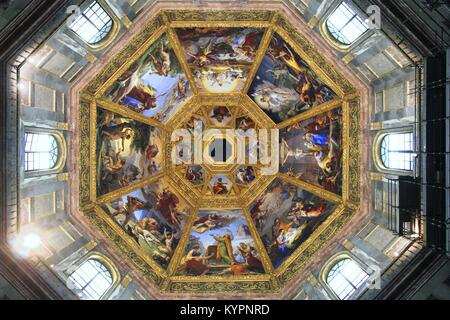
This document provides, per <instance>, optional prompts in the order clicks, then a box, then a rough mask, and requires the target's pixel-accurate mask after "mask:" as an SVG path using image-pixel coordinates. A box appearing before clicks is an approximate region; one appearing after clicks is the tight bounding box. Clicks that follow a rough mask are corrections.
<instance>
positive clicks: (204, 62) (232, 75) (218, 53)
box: [177, 28, 264, 93]
mask: <svg viewBox="0 0 450 320" xmlns="http://www.w3.org/2000/svg"><path fill="white" fill-rule="evenodd" d="M263 33H264V31H263V29H256V28H180V29H177V34H178V37H179V39H180V42H181V45H182V47H183V49H184V51H185V55H186V60H187V62H188V64H189V67H190V69H191V71H192V74H193V76H194V78H195V82H196V84H197V87H198V89H199V90H200V91H201V92H211V93H228V92H237V91H240V90H242V88H243V86H244V83H245V81H246V79H247V74H248V71H249V69H250V66H251V64H252V63H253V62H254V60H255V56H256V52H257V50H258V47H259V44H260V42H261V39H262V35H263Z"/></svg>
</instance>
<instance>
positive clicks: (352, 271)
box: [326, 258, 369, 300]
mask: <svg viewBox="0 0 450 320" xmlns="http://www.w3.org/2000/svg"><path fill="white" fill-rule="evenodd" d="M368 278H369V275H368V274H367V273H366V272H365V271H364V270H363V269H362V268H361V267H360V266H359V265H358V264H357V263H356V262H355V261H353V260H352V259H350V258H344V259H340V260H338V261H337V262H335V263H334V265H333V266H332V267H331V268H330V271H328V274H327V275H326V283H327V285H328V286H329V287H330V288H331V290H333V292H334V294H335V295H336V296H337V297H338V298H339V299H341V300H346V299H349V298H350V297H351V296H352V295H353V293H355V291H356V290H358V289H359V288H360V287H361V286H362V285H363V284H364V282H365V281H367V279H368Z"/></svg>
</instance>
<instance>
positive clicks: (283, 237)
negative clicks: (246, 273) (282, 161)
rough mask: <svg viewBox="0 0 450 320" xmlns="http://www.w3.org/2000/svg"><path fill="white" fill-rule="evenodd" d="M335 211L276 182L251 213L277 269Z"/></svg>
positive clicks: (288, 185) (290, 185)
mask: <svg viewBox="0 0 450 320" xmlns="http://www.w3.org/2000/svg"><path fill="white" fill-rule="evenodd" d="M336 207H337V205H336V204H333V203H331V202H329V201H326V200H324V199H322V198H320V197H318V196H316V195H313V194H311V193H309V192H307V191H304V190H302V189H300V188H299V187H297V186H294V185H292V184H289V183H287V182H285V181H283V180H281V179H279V178H277V179H275V180H274V181H273V182H272V183H271V184H270V185H269V187H268V188H267V189H266V190H265V191H264V192H263V193H262V194H261V195H260V196H259V197H258V198H257V199H256V200H255V201H254V202H253V203H252V204H251V205H250V207H249V211H250V214H251V217H252V220H253V222H254V224H255V226H256V229H257V230H258V233H259V235H260V237H261V240H262V242H263V243H264V246H265V248H266V250H267V252H268V254H269V257H270V260H271V261H272V263H273V266H274V267H275V268H278V267H279V266H280V265H281V264H282V263H283V262H284V261H285V260H286V259H287V258H288V257H289V256H290V255H291V254H292V253H293V252H294V251H295V250H296V249H297V248H298V247H299V246H300V245H301V244H302V243H303V242H305V240H306V239H307V238H308V237H309V236H310V235H311V234H312V233H313V232H314V231H315V230H316V229H317V227H318V226H319V225H320V224H321V223H322V222H323V221H325V220H326V218H328V216H330V214H331V213H332V212H333V211H334V210H335V209H336Z"/></svg>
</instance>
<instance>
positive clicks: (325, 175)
mask: <svg viewBox="0 0 450 320" xmlns="http://www.w3.org/2000/svg"><path fill="white" fill-rule="evenodd" d="M80 97H81V98H80V115H81V116H80V117H81V122H80V123H81V130H80V135H81V136H80V139H81V141H82V143H81V145H80V157H82V158H85V159H89V162H88V163H82V164H81V168H80V206H81V209H82V211H83V212H84V214H85V215H86V216H87V217H88V218H89V220H90V222H91V223H92V224H93V225H94V226H95V227H97V228H99V229H100V230H102V231H103V232H104V233H105V234H106V235H107V236H108V237H109V238H110V239H111V241H112V243H113V244H114V245H115V246H117V248H118V249H119V250H121V251H122V252H123V253H124V254H125V256H127V257H128V259H130V261H131V262H132V263H133V265H134V266H136V268H137V269H138V270H140V271H141V272H142V273H143V274H144V275H145V276H146V277H147V278H148V280H149V281H150V282H151V283H152V285H153V286H155V287H156V288H158V289H160V290H163V291H167V292H169V293H174V292H176V293H189V292H197V293H198V292H201V293H211V292H214V293H217V292H248V293H259V294H261V293H272V292H278V291H279V290H283V288H285V287H286V286H287V285H288V284H289V282H290V281H293V279H294V278H295V277H296V276H297V275H298V274H299V273H301V271H302V267H303V266H304V265H305V264H306V263H307V262H308V261H309V259H311V257H312V256H314V255H315V254H317V253H318V252H319V251H320V250H321V249H322V248H323V247H324V245H325V244H326V242H327V241H329V240H330V239H332V237H333V236H334V235H335V234H336V233H337V232H338V231H339V230H340V229H341V228H342V227H343V226H344V225H345V224H346V223H347V222H348V221H350V219H351V218H352V216H353V214H354V213H355V212H357V208H358V204H359V166H358V150H357V147H353V148H350V145H352V146H357V145H358V141H359V140H358V139H359V134H358V132H359V118H358V117H359V98H358V96H357V92H355V90H354V88H353V87H352V86H351V85H350V83H349V82H348V81H347V80H346V79H345V78H344V77H343V76H341V75H340V74H339V72H338V71H337V70H335V68H334V67H333V65H332V64H331V63H329V62H327V61H326V60H325V59H324V58H323V57H322V56H321V55H320V53H319V51H318V50H317V49H316V48H315V47H314V46H313V45H312V44H311V43H309V41H308V40H307V39H306V38H305V37H304V36H303V35H302V34H301V33H299V32H298V31H297V30H295V28H294V27H293V26H292V25H291V24H290V23H289V21H288V20H287V19H286V18H284V17H282V16H281V14H280V13H278V12H276V11H248V12H246V11H233V12H231V11H230V12H227V11H220V12H219V11H217V12H215V11H212V12H208V13H205V12H203V11H182V10H179V11H176V10H167V11H162V12H159V13H158V14H157V15H156V16H155V17H154V18H153V20H151V21H149V22H148V23H147V25H146V26H145V27H144V28H143V30H142V31H141V33H140V34H137V35H136V36H135V37H134V38H133V39H132V40H131V41H130V42H129V43H128V44H127V45H125V46H124V47H123V48H122V49H121V50H120V51H118V52H117V54H116V55H115V56H114V57H113V58H112V60H111V61H110V62H109V63H108V64H107V65H106V66H105V67H104V69H103V70H101V71H100V72H99V73H98V74H97V76H96V77H95V78H94V79H93V80H92V81H90V82H89V83H88V84H87V85H86V87H85V88H84V90H83V91H82V92H81V93H80ZM349 132H354V133H355V134H352V135H350V134H349ZM264 136H265V137H266V138H267V139H264ZM239 137H240V138H239ZM218 141H222V142H223V145H224V149H223V150H222V151H223V152H225V153H226V157H225V156H224V157H223V161H217V159H213V158H214V155H213V154H211V153H212V152H216V149H218V148H219V144H218ZM211 145H213V147H211ZM223 152H222V153H223ZM204 155H207V156H208V157H209V160H208V159H207V158H208V157H204ZM263 158H264V159H266V160H267V158H268V159H269V160H267V161H262V159H263ZM211 159H213V160H212V161H211ZM268 168H272V169H274V170H268Z"/></svg>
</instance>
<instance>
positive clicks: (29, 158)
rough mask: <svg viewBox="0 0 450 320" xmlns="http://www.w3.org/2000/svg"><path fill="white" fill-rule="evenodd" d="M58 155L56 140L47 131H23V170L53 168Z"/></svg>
mask: <svg viewBox="0 0 450 320" xmlns="http://www.w3.org/2000/svg"><path fill="white" fill-rule="evenodd" d="M58 156H59V148H58V142H57V140H56V138H55V136H54V135H52V134H47V133H34V132H27V133H25V171H37V170H49V169H53V168H55V166H56V164H57V161H58Z"/></svg>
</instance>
